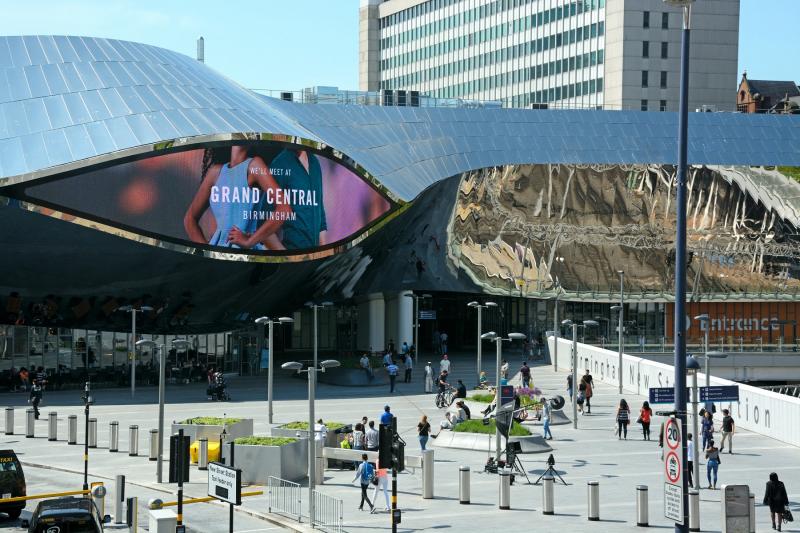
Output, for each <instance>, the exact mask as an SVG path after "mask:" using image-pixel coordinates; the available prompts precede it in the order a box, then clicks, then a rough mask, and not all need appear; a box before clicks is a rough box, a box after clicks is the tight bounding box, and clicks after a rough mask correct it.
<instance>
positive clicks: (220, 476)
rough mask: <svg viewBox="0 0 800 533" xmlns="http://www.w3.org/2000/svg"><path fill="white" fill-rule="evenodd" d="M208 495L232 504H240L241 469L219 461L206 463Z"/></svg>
mask: <svg viewBox="0 0 800 533" xmlns="http://www.w3.org/2000/svg"><path fill="white" fill-rule="evenodd" d="M208 495H209V496H212V497H214V498H216V499H218V500H222V501H224V502H228V503H231V504H233V505H241V504H242V471H241V470H239V469H238V468H233V467H230V466H226V465H223V464H221V463H208Z"/></svg>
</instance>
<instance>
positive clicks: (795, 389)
mask: <svg viewBox="0 0 800 533" xmlns="http://www.w3.org/2000/svg"><path fill="white" fill-rule="evenodd" d="M762 388H764V389H766V390H768V391H772V392H777V393H778V394H785V395H787V396H794V397H795V398H800V384H798V383H795V384H793V385H771V386H768V387H762Z"/></svg>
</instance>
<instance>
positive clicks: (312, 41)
mask: <svg viewBox="0 0 800 533" xmlns="http://www.w3.org/2000/svg"><path fill="white" fill-rule="evenodd" d="M699 1H703V0H699ZM358 5H359V1H358V0H258V1H249V0H248V1H246V0H236V1H231V0H228V1H224V0H213V1H209V0H195V1H192V2H189V1H179V0H171V1H167V2H164V1H163V0H159V1H152V0H137V1H128V0H112V1H109V0H104V1H100V0H83V1H70V2H64V1H63V0H62V1H52V0H34V1H30V0H29V1H24V0H13V1H8V2H4V5H3V12H2V17H1V18H0V34H4V35H26V34H28V35H29V34H71V35H89V36H95V37H112V38H117V39H125V40H131V41H139V42H144V43H148V44H153V45H156V46H162V47H164V48H169V49H171V50H175V51H178V52H181V53H184V54H188V55H191V56H194V54H195V46H196V45H195V42H196V39H197V37H199V36H200V35H202V36H203V37H205V40H206V63H207V64H208V65H209V66H211V67H213V68H215V69H216V70H218V71H220V72H221V73H223V74H225V75H227V76H228V77H230V78H232V79H233V80H235V81H237V82H239V83H240V84H242V85H244V86H245V87H249V88H254V89H276V90H280V89H284V90H285V89H290V90H299V89H302V88H303V87H310V86H313V85H334V86H338V87H340V88H342V89H357V88H358ZM798 7H800V0H741V21H740V46H739V75H741V72H742V70H743V69H747V72H748V76H749V77H750V78H752V79H777V80H793V81H795V82H800V54H798V53H797V17H796V16H795V15H796V13H797V9H798Z"/></svg>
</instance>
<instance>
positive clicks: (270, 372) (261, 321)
mask: <svg viewBox="0 0 800 533" xmlns="http://www.w3.org/2000/svg"><path fill="white" fill-rule="evenodd" d="M292 322H294V319H293V318H289V317H287V316H282V317H280V318H278V319H277V320H273V319H271V318H269V317H266V316H262V317H260V318H257V319H256V324H258V325H259V326H260V327H264V325H265V324H266V325H268V326H269V331H268V333H269V340H268V341H267V342H268V346H267V413H268V420H269V423H270V424H272V384H273V382H274V378H275V376H274V374H275V373H274V372H273V369H274V368H275V367H273V366H272V363H273V361H274V357H275V354H274V353H273V351H272V349H273V346H274V343H273V342H272V332H273V327H272V326H273V324H276V323H277V324H291V323H292ZM262 336H263V335H262ZM260 356H261V354H259V357H260Z"/></svg>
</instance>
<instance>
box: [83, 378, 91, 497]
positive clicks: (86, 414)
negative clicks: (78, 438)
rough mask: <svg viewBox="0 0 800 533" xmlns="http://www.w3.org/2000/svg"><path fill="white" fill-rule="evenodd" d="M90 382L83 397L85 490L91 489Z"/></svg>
mask: <svg viewBox="0 0 800 533" xmlns="http://www.w3.org/2000/svg"><path fill="white" fill-rule="evenodd" d="M89 390H90V389H89V382H88V381H87V382H86V387H85V392H84V397H83V403H84V407H83V416H84V429H85V432H84V436H85V438H84V440H83V490H89V403H90V402H89Z"/></svg>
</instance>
